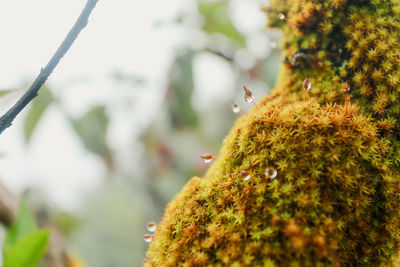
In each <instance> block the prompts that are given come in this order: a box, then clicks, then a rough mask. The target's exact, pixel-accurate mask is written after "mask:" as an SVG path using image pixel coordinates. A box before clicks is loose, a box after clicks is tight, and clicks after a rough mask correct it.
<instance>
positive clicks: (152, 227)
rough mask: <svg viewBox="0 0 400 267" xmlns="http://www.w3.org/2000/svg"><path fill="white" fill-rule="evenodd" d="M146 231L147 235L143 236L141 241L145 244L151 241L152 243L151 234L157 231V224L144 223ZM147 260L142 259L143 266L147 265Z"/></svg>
mask: <svg viewBox="0 0 400 267" xmlns="http://www.w3.org/2000/svg"><path fill="white" fill-rule="evenodd" d="M146 229H147V231H148V232H150V233H147V234H144V235H143V239H144V241H145V242H147V243H150V242H151V241H153V237H154V236H153V234H152V233H154V232H155V231H156V230H157V224H156V223H155V222H148V223H146ZM147 262H148V260H147V259H143V261H142V263H143V264H147Z"/></svg>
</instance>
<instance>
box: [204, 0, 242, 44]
mask: <svg viewBox="0 0 400 267" xmlns="http://www.w3.org/2000/svg"><path fill="white" fill-rule="evenodd" d="M198 9H199V12H200V14H201V15H202V16H203V17H204V20H205V21H204V25H203V30H204V31H205V32H206V33H209V34H210V33H220V34H223V35H225V36H226V37H228V38H229V39H230V40H231V41H235V42H236V43H237V44H238V45H239V46H241V47H244V46H246V42H245V38H244V37H243V35H242V34H240V32H239V31H238V30H237V29H236V27H235V26H234V25H233V22H232V20H231V18H230V16H229V10H228V7H227V3H226V2H224V1H217V2H210V1H200V2H199V6H198Z"/></svg>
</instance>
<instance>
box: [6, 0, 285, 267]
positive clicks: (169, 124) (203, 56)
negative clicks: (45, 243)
mask: <svg viewBox="0 0 400 267" xmlns="http://www.w3.org/2000/svg"><path fill="white" fill-rule="evenodd" d="M237 2H238V1H222V0H217V1H203V0H198V1H197V2H196V3H197V9H195V10H184V9H183V10H182V12H180V14H179V15H178V16H177V17H176V19H175V20H174V21H162V22H160V23H158V24H157V25H154V27H177V28H179V29H180V30H181V31H182V34H191V35H192V36H193V38H192V39H191V40H190V42H185V43H182V44H181V45H179V46H177V47H176V49H175V51H176V52H175V54H174V55H173V57H172V62H171V65H170V69H169V73H168V75H167V77H168V79H167V80H166V81H165V87H164V88H160V90H159V94H162V99H163V101H161V102H154V104H153V105H152V106H151V107H149V108H150V109H153V110H157V116H156V117H154V118H149V121H148V122H147V124H146V125H145V126H144V127H142V129H140V132H139V135H138V136H132V139H137V140H133V143H135V144H136V147H135V148H133V149H135V150H133V151H132V153H136V154H137V155H138V156H136V157H134V159H135V162H126V161H124V159H123V158H122V157H121V155H120V153H118V151H115V150H113V149H112V145H110V140H109V138H108V133H109V131H110V130H112V127H113V116H110V114H111V113H112V110H113V106H112V105H115V102H112V101H110V103H102V104H99V105H94V106H93V107H91V108H90V109H88V111H87V112H86V113H85V114H83V115H82V116H79V117H76V116H73V115H72V114H69V113H68V112H66V111H64V110H63V105H62V101H63V99H61V98H59V97H57V94H53V93H52V91H53V90H54V89H53V88H50V87H49V88H47V87H45V88H42V89H41V90H40V95H39V97H38V98H36V99H35V100H34V101H33V103H32V104H31V105H30V107H29V110H27V115H26V117H25V126H24V137H25V140H26V142H27V144H28V145H29V142H30V141H31V139H32V136H33V135H35V129H36V127H37V126H38V125H39V124H40V123H41V118H42V117H43V115H44V114H45V113H46V112H49V107H53V108H57V109H59V110H61V111H62V112H63V114H64V116H65V117H66V118H67V121H68V122H69V123H70V124H71V127H72V129H73V130H74V131H75V133H76V136H77V137H78V138H79V139H80V140H81V144H82V146H83V147H85V149H86V151H87V152H88V153H94V154H96V155H97V156H98V157H99V158H101V160H102V162H103V163H104V166H105V170H106V172H105V173H104V176H105V177H106V178H105V179H104V182H103V183H102V185H100V186H99V187H98V188H96V189H94V190H93V192H92V193H91V194H90V196H88V197H87V198H86V201H85V202H84V203H82V205H81V209H80V211H79V212H76V213H74V214H70V213H66V212H65V211H59V210H57V209H54V208H52V207H51V206H50V207H46V208H45V209H46V210H47V211H48V212H49V213H50V215H51V217H52V218H54V221H55V222H56V224H57V225H58V226H59V228H60V229H62V232H63V234H64V235H65V236H66V237H67V243H68V250H69V253H71V255H74V256H73V257H72V256H71V259H75V260H73V261H71V262H70V265H71V266H81V265H85V266H96V267H106V266H140V265H141V261H142V259H143V258H144V255H145V251H146V250H147V244H146V243H145V242H144V241H143V234H144V233H145V232H146V229H145V223H146V222H147V221H159V220H160V218H161V216H162V213H163V210H164V208H165V206H166V204H167V203H168V202H169V201H170V200H171V198H172V197H173V196H174V195H175V194H176V193H177V192H179V191H180V189H181V188H182V186H183V185H184V184H185V183H186V182H187V181H188V180H189V179H190V178H191V177H192V176H194V175H198V176H202V175H203V174H204V172H205V171H206V169H207V168H208V165H207V164H205V163H203V162H202V161H201V160H200V158H199V156H200V155H202V154H205V153H210V154H213V155H214V154H217V153H218V150H219V147H220V144H221V142H222V140H223V138H224V136H225V135H226V134H227V132H228V130H229V129H230V128H231V126H232V125H233V123H234V120H235V119H236V117H237V116H238V115H237V114H234V113H232V109H231V104H232V101H235V102H237V103H238V104H239V105H240V106H241V107H242V109H243V110H247V109H250V108H251V106H250V105H249V104H247V103H245V102H244V101H243V91H242V86H243V85H246V87H248V88H249V89H250V90H252V91H253V93H254V94H255V96H256V99H259V98H260V97H261V96H263V95H266V94H267V93H268V91H269V90H270V89H271V88H272V87H273V85H274V83H275V79H276V76H277V72H278V66H279V61H280V54H279V50H278V49H277V48H276V43H277V42H278V41H279V33H277V32H273V31H269V32H266V31H264V29H263V27H262V26H261V27H255V28H254V27H253V29H252V30H251V31H247V29H246V28H243V27H241V26H243V22H242V21H240V20H238V19H237V18H236V17H235V12H237V10H236V11H235V8H236V9H237V7H235V5H234V3H237ZM242 4H243V3H242ZM247 4H248V5H253V6H254V5H258V4H259V2H258V1H249V2H248V3H247ZM260 12H261V11H260ZM258 26H260V25H258ZM208 71H217V72H218V73H219V72H220V73H221V75H224V77H225V79H228V80H230V81H229V82H228V84H230V86H229V87H230V88H218V85H219V83H218V82H217V83H216V84H214V81H213V80H212V78H211V79H209V78H208V76H207V72H208ZM218 73H217V74H218ZM210 77H212V76H210ZM113 82H114V84H115V85H116V86H118V85H119V84H121V85H122V84H124V85H126V84H127V83H128V84H129V86H130V88H131V90H139V91H140V88H141V85H143V84H144V83H146V82H147V81H146V80H145V79H142V78H140V77H138V76H137V74H135V73H119V72H118V71H116V73H115V75H113ZM49 86H50V85H49ZM204 88H208V89H207V90H203V89H204ZM8 93H9V92H8V91H7V90H3V91H0V96H6V95H8ZM131 100H132V101H127V103H128V104H127V107H126V108H125V109H124V108H123V109H122V110H123V112H125V113H126V114H125V115H126V116H144V117H146V114H130V112H131V108H130V107H129V106H130V105H134V104H135V103H137V102H140V101H141V99H140V94H136V95H135V96H134V99H131ZM0 160H1V159H0ZM71 168H73V166H71ZM31 195H32V194H30V193H27V194H26V196H25V197H26V198H27V199H28V201H29V203H30V205H31V207H33V210H35V211H36V212H38V211H40V210H42V209H43V206H46V203H41V202H40V201H35V198H34V197H31ZM21 216H23V215H21ZM11 231H12V230H10V231H9V235H10V232H11ZM32 231H33V230H32ZM73 264H76V265H73Z"/></svg>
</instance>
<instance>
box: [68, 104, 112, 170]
mask: <svg viewBox="0 0 400 267" xmlns="http://www.w3.org/2000/svg"><path fill="white" fill-rule="evenodd" d="M108 121H109V119H108V116H107V113H106V109H105V107H104V106H96V107H93V108H92V109H91V110H89V112H88V113H86V114H85V115H84V116H83V117H81V118H79V119H71V123H72V126H73V128H74V129H75V131H76V133H77V134H78V135H79V136H80V138H81V140H82V141H83V143H84V145H85V147H86V149H88V150H90V151H92V152H93V153H96V154H98V155H100V156H101V157H102V158H103V160H104V161H105V162H106V163H107V164H108V166H112V164H113V162H112V160H113V159H112V156H111V150H110V148H109V147H108V145H107V140H106V135H107V129H108Z"/></svg>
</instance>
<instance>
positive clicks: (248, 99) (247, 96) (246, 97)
mask: <svg viewBox="0 0 400 267" xmlns="http://www.w3.org/2000/svg"><path fill="white" fill-rule="evenodd" d="M243 88H244V100H246V102H249V103H250V102H254V97H253V93H252V92H251V91H250V90H249V89H247V88H246V86H243Z"/></svg>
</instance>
